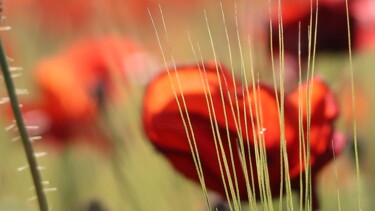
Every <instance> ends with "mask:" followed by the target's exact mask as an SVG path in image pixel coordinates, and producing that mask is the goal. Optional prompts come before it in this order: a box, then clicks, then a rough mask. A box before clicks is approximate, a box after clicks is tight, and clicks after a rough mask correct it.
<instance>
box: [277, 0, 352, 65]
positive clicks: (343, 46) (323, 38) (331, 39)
mask: <svg viewBox="0 0 375 211" xmlns="http://www.w3.org/2000/svg"><path fill="white" fill-rule="evenodd" d="M277 8H278V7H277V4H276V5H274V9H273V14H272V20H273V23H272V24H273V29H272V40H273V47H274V50H275V52H278V50H277V49H278V48H279V30H278V9H277ZM316 9H318V23H317V39H316V52H323V51H324V52H348V49H349V48H348V32H347V31H348V29H347V18H346V17H347V14H346V5H345V1H344V0H323V1H319V5H318V8H316V2H315V1H313V2H312V13H313V22H312V26H310V28H311V29H312V31H313V32H314V30H315V13H316ZM281 12H282V20H283V37H284V50H285V52H286V53H288V54H291V55H294V56H295V57H296V58H298V45H299V43H298V36H299V24H301V28H300V30H301V31H300V32H301V42H300V44H301V58H302V59H303V60H305V59H307V56H308V52H309V41H308V37H309V25H310V1H298V2H296V1H285V2H283V3H282V5H281ZM349 20H350V24H351V28H350V29H351V30H350V34H351V39H352V40H356V38H357V35H358V33H357V30H356V26H357V21H356V19H354V16H353V14H352V13H350V16H349ZM312 39H314V33H312ZM312 47H313V45H311V49H312Z"/></svg>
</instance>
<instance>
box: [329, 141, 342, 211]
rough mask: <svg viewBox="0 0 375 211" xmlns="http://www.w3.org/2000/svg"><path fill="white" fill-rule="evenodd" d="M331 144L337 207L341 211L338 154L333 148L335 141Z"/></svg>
mask: <svg viewBox="0 0 375 211" xmlns="http://www.w3.org/2000/svg"><path fill="white" fill-rule="evenodd" d="M331 143H332V154H333V166H334V171H335V179H336V186H337V206H338V209H339V211H341V200H340V186H339V181H338V178H339V176H338V172H337V162H336V153H335V147H334V146H333V139H332V141H331Z"/></svg>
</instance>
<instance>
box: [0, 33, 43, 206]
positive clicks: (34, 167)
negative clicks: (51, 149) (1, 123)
mask: <svg viewBox="0 0 375 211" xmlns="http://www.w3.org/2000/svg"><path fill="white" fill-rule="evenodd" d="M0 65H1V70H2V72H3V77H4V81H5V85H6V89H7V92H8V96H9V99H10V103H11V106H12V111H13V114H14V118H15V120H16V124H17V127H18V131H19V133H20V136H21V140H22V144H23V148H24V150H25V154H26V158H27V162H28V165H29V168H30V172H31V176H32V180H33V183H34V186H35V192H36V196H37V200H38V204H39V209H40V210H41V211H48V210H49V209H48V203H47V199H46V196H45V193H44V190H43V184H42V181H43V180H42V177H41V175H40V172H39V170H38V162H37V160H36V158H35V156H34V149H33V146H32V144H31V140H30V137H29V134H28V133H27V129H26V125H25V122H24V120H23V117H22V113H21V109H20V106H19V102H18V97H17V94H16V88H15V86H14V83H13V80H12V76H11V74H10V71H9V66H8V62H7V57H6V55H5V52H4V48H3V44H2V41H1V39H0Z"/></svg>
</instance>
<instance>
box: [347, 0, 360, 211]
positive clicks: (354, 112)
mask: <svg viewBox="0 0 375 211" xmlns="http://www.w3.org/2000/svg"><path fill="white" fill-rule="evenodd" d="M345 7H346V23H347V28H348V48H349V66H350V86H351V95H352V113H353V139H354V155H355V167H356V175H357V192H358V195H357V199H358V210H359V211H361V210H362V200H361V174H360V171H359V157H358V139H357V112H356V105H355V91H354V68H353V56H352V44H351V36H350V20H349V3H348V0H345Z"/></svg>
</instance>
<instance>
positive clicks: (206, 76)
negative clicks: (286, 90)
mask: <svg viewBox="0 0 375 211" xmlns="http://www.w3.org/2000/svg"><path fill="white" fill-rule="evenodd" d="M201 70H202V71H201ZM205 70H206V71H205V72H203V68H202V67H198V66H186V67H180V68H178V70H177V73H178V77H177V76H176V74H175V73H174V72H173V71H172V72H171V75H170V78H169V76H168V75H167V74H162V75H161V76H159V77H157V78H156V79H155V80H153V81H152V82H151V83H150V84H149V86H148V88H147V91H146V94H145V97H144V104H143V106H144V108H143V124H144V129H145V132H146V134H147V136H148V137H149V139H150V141H151V142H152V144H153V145H154V146H155V147H156V148H157V149H158V150H159V151H160V152H161V153H162V154H163V155H164V156H165V157H166V158H167V159H168V160H169V161H170V162H171V163H172V165H173V166H174V167H175V168H176V169H177V170H178V171H180V172H181V173H182V174H183V175H185V176H186V177H188V178H190V179H192V180H194V181H197V182H198V181H199V179H198V175H197V173H196V168H195V165H194V162H193V158H192V154H191V149H190V147H189V143H188V141H187V135H186V132H185V127H184V124H183V122H182V119H181V115H182V116H184V118H185V119H186V117H187V115H186V114H185V111H186V110H187V111H188V115H189V118H190V122H191V125H192V128H193V132H194V136H195V140H196V144H197V147H198V151H199V156H200V161H201V164H202V169H203V174H204V178H205V182H206V186H207V187H208V188H209V189H211V190H214V191H217V192H219V193H221V194H222V195H225V189H224V185H223V180H222V177H221V172H220V167H219V160H220V161H221V162H223V156H222V154H221V153H219V154H217V152H216V148H215V143H216V141H215V138H214V135H213V132H212V128H211V127H214V128H215V127H216V126H215V122H217V128H215V131H216V132H217V134H216V135H217V137H219V138H221V140H222V144H223V151H224V154H225V156H226V158H227V159H228V160H229V159H230V149H229V147H231V148H232V149H233V152H235V153H234V154H233V165H234V166H233V165H232V162H229V163H228V165H229V169H230V173H231V177H233V178H234V176H233V175H234V174H233V173H234V172H233V170H232V168H233V167H234V168H235V169H236V176H237V181H238V189H239V194H240V197H241V199H247V192H246V179H245V175H244V173H243V172H244V171H243V169H242V163H241V160H240V155H239V153H238V152H239V151H240V147H239V146H240V143H239V138H241V137H243V142H244V145H245V153H246V155H248V153H249V151H248V150H247V149H248V147H250V152H251V154H252V156H251V159H252V160H251V162H252V164H253V167H254V169H253V171H254V178H257V171H256V170H255V166H256V161H255V157H254V153H255V152H254V147H255V143H256V142H255V140H254V137H253V132H255V134H256V135H259V137H263V138H264V146H265V151H266V154H267V156H266V157H267V165H268V172H269V184H270V188H271V192H272V194H273V195H277V194H278V193H279V190H280V181H281V178H280V170H281V166H280V125H279V116H278V107H277V101H276V95H275V92H274V89H273V88H271V87H268V86H265V85H262V84H258V85H257V86H258V88H256V89H253V88H251V87H250V88H246V89H243V87H242V86H241V84H240V83H239V82H238V81H233V80H232V77H231V75H230V73H229V72H227V71H226V70H225V68H221V70H220V71H219V75H218V74H217V71H216V67H215V66H213V65H206V67H205ZM178 81H180V85H181V87H179V82H178ZM202 81H203V82H204V83H203V82H202ZM220 84H222V89H223V96H224V97H223V98H222V97H221V91H220ZM310 84H311V86H312V87H313V88H312V92H311V104H310V105H311V125H310V137H309V138H310V150H311V151H310V154H311V160H310V161H311V163H310V165H311V166H312V173H313V178H315V176H316V173H317V172H318V171H319V170H320V169H321V167H323V166H324V165H325V164H326V163H327V162H329V161H330V160H331V158H332V151H333V150H332V144H331V141H332V138H339V137H340V136H339V135H336V136H334V135H333V134H334V129H333V122H334V120H335V118H336V117H337V114H338V110H337V107H336V103H335V101H334V98H333V94H332V92H331V91H330V90H329V88H328V87H327V86H326V85H325V84H324V83H323V82H322V80H320V79H319V78H314V80H313V81H311V83H310ZM172 85H174V89H175V92H176V95H177V99H178V101H179V102H181V104H180V105H181V108H182V114H180V110H179V107H178V104H177V103H176V99H175V96H174V93H173V89H172ZM306 86H307V85H306V84H305V85H304V86H303V87H302V90H303V93H301V95H300V94H299V92H298V90H296V91H294V92H293V93H291V94H289V95H287V96H285V109H284V126H285V140H286V147H287V154H288V162H289V175H290V178H291V181H292V184H293V187H294V188H295V189H297V190H299V179H298V178H299V177H300V176H301V174H300V172H301V171H302V172H304V170H305V167H304V165H303V162H302V161H300V159H299V146H300V144H299V121H298V109H299V101H300V99H302V101H303V103H302V104H303V108H304V111H305V109H306V105H307V103H306V100H305V99H306V94H304V93H305V92H306ZM207 90H210V94H209V95H210V97H208V98H206V96H207V95H206V93H207V92H208V91H207ZM235 90H236V91H237V93H235ZM243 90H244V91H243ZM277 95H279V93H277ZM236 98H237V100H238V106H239V111H241V118H240V121H239V120H238V117H237V116H236V115H233V113H232V111H233V110H232V109H231V103H230V102H231V101H232V102H233V103H234V102H235V101H234V100H235V99H236ZM182 99H184V100H185V103H186V107H187V108H185V107H184V103H182V102H183V101H182ZM207 99H208V101H207ZM210 99H212V102H211V100H210ZM256 105H257V106H258V107H259V108H258V111H261V114H260V115H256V114H255V111H256ZM250 108H251V109H252V112H251V111H250ZM234 111H236V108H235V109H234ZM225 114H226V116H227V118H225ZM245 117H246V118H245ZM244 119H247V122H245V120H244ZM306 119H307V112H306V111H305V112H303V122H304V123H306ZM251 120H253V122H254V124H252V121H251ZM258 120H259V121H258ZM212 121H213V125H212ZM239 126H240V128H242V129H241V130H238V128H239ZM304 128H305V131H306V130H307V128H306V124H304ZM227 129H228V130H227ZM246 131H247V132H248V133H247V132H246ZM227 132H228V133H229V136H230V138H229V139H228V138H227V135H228V133H227ZM189 134H190V133H189ZM306 138H307V137H306V133H305V140H306ZM342 140H343V139H337V140H336V139H335V140H334V143H335V144H334V146H335V148H337V149H336V150H337V151H336V153H338V152H339V151H340V147H341V148H342V146H343V143H344V142H343V141H342ZM340 141H341V142H340ZM336 146H337V147H336ZM249 162H250V161H249V159H248V157H247V160H246V163H247V167H249ZM246 176H248V175H246ZM249 178H251V177H249ZM226 181H228V178H226ZM296 181H298V183H297V182H296ZM255 189H256V195H257V196H258V198H259V190H258V180H257V179H255Z"/></svg>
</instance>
